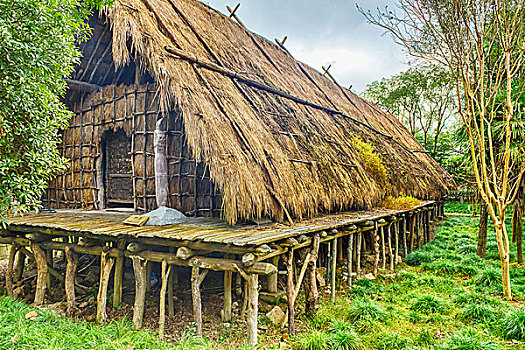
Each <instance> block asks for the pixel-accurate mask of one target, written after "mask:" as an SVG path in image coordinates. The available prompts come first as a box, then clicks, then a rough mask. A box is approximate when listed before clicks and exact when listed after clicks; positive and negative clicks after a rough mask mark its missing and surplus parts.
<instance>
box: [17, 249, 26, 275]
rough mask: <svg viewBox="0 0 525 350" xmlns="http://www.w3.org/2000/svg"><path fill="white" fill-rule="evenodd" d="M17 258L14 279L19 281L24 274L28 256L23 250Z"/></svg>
mask: <svg viewBox="0 0 525 350" xmlns="http://www.w3.org/2000/svg"><path fill="white" fill-rule="evenodd" d="M16 258H17V260H16V267H15V276H14V281H16V282H18V281H20V280H21V279H22V275H23V274H24V267H25V263H26V256H25V254H23V253H22V252H19V253H18V255H17V256H16Z"/></svg>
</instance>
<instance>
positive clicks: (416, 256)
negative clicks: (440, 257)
mask: <svg viewBox="0 0 525 350" xmlns="http://www.w3.org/2000/svg"><path fill="white" fill-rule="evenodd" d="M433 258H434V255H433V254H431V253H429V252H427V251H423V250H415V251H413V252H411V253H410V254H408V255H407V257H406V258H405V262H406V263H407V264H408V265H411V266H420V265H421V264H423V263H428V262H431V261H432V260H433Z"/></svg>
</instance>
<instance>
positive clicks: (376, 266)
mask: <svg viewBox="0 0 525 350" xmlns="http://www.w3.org/2000/svg"><path fill="white" fill-rule="evenodd" d="M372 239H373V241H374V242H373V243H374V270H373V274H374V276H375V275H377V272H378V269H379V254H380V253H379V232H378V228H377V223H376V224H375V228H374V231H373V234H372Z"/></svg>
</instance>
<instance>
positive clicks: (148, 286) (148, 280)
mask: <svg viewBox="0 0 525 350" xmlns="http://www.w3.org/2000/svg"><path fill="white" fill-rule="evenodd" d="M144 198H146V197H144ZM152 274H153V264H152V263H151V261H150V262H149V263H148V264H147V265H146V293H148V292H149V291H150V290H151V275H152Z"/></svg>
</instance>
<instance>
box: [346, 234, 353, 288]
mask: <svg viewBox="0 0 525 350" xmlns="http://www.w3.org/2000/svg"><path fill="white" fill-rule="evenodd" d="M353 250H354V235H353V234H352V235H350V236H348V248H347V255H348V290H350V289H351V288H352V263H353V260H354V252H353Z"/></svg>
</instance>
